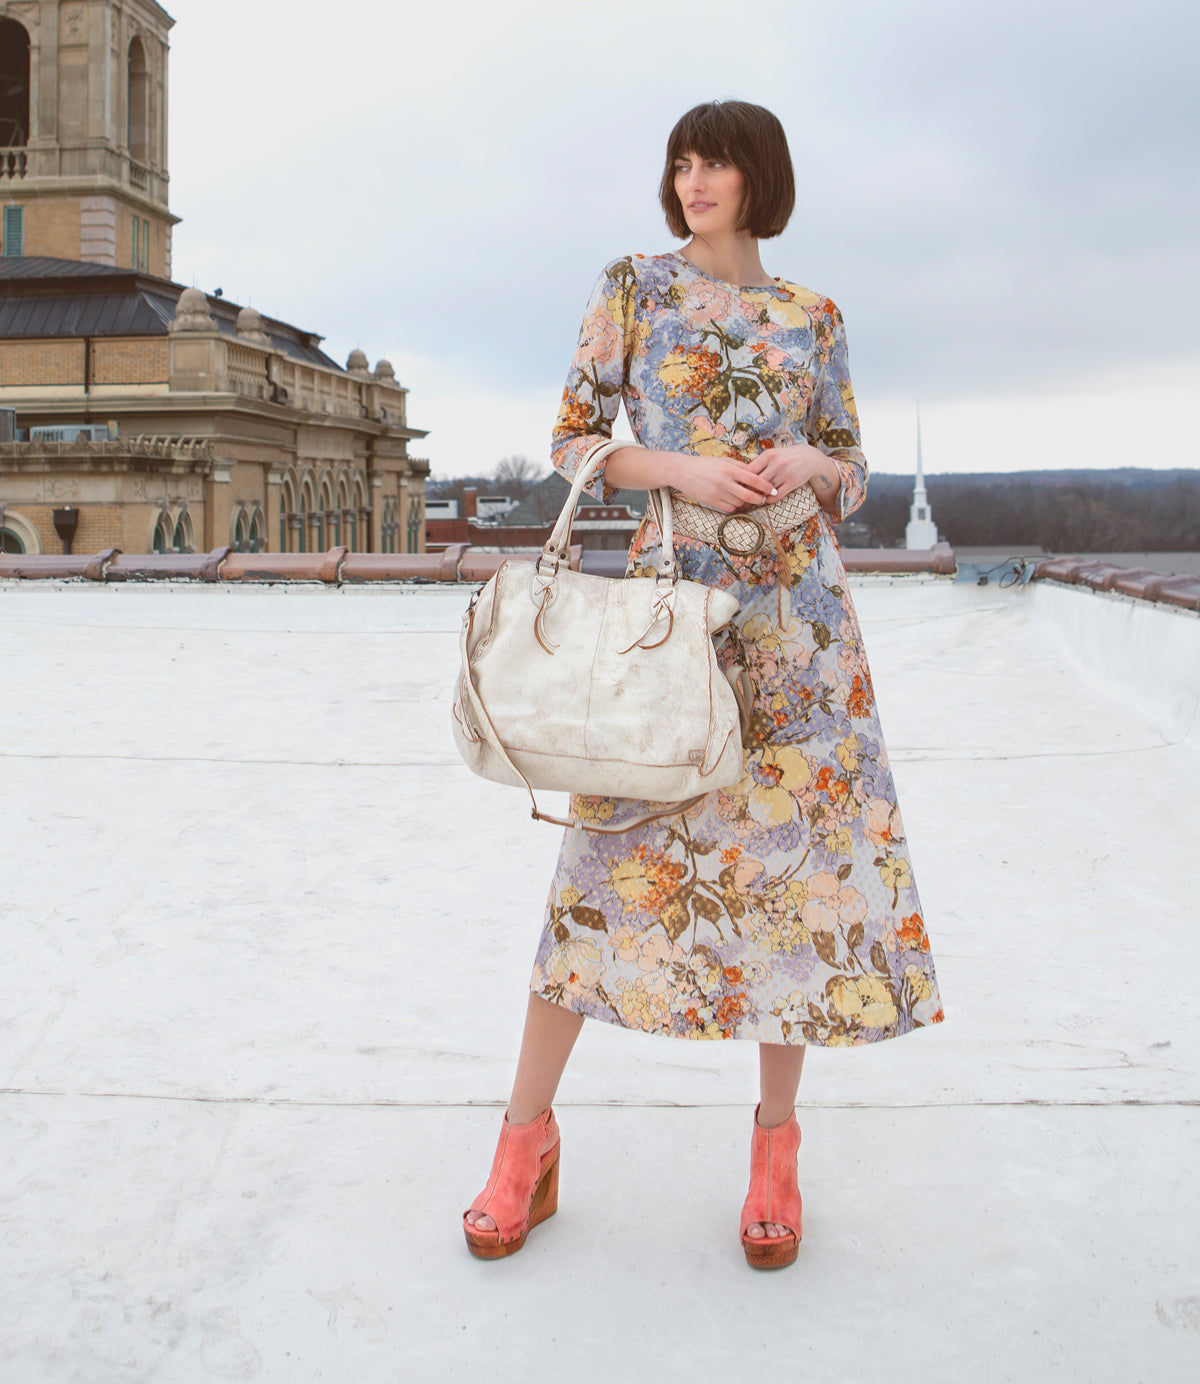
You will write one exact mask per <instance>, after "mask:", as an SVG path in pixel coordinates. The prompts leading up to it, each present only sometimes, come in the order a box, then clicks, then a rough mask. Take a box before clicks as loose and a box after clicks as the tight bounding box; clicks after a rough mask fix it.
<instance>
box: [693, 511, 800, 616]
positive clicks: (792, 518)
mask: <svg viewBox="0 0 1200 1384" xmlns="http://www.w3.org/2000/svg"><path fill="white" fill-rule="evenodd" d="M819 509H820V505H819V504H818V503H817V497H816V495H815V494H813V488H812V486H811V485H802V486H800V488H799V489H798V490H793V491H792V493H791V494H790V495H785V496H784V497H783V499H782V500H777V501H776V502H775V504H773V505H759V506H758V507H757V508H756V509H750V510H746V511H745V512H744V513H741V514H724V513H722V512H721V510H719V509H709V508H708V506H707V505H698V504H696V502H695V501H694V500H689V499H686V498H685V497H684V496H683V495H681V494H680V493H679V492H678V491H677V490H672V491H671V516H672V518H673V520H674V528H675V532H676V534H678V535H681V536H682V537H684V538H698V539H699V540H700V541H701V543H707V544H709V545H710V546H711V547H714V548H723V549H724V550H725V552H727V553H729V554H730V555H731V556H733V557H753V556H754V554H755V553H757V552H761V551H762V549H763V548H764V547H765V546H766V545H767V544H768V543H770V544H771V545H772V546H773V547H774V549H775V556H776V558H777V560H778V566H779V624H780V627H781V628H783V629H786V628H787V623H788V614H789V613H790V610H791V590H792V566H791V563H790V562H789V561H788V558H787V553H786V552H785V551H784V548H783V543H782V542H781V541H780V540H781V538H782V536H783V535H784V534H785V533H789V532H790V531H791V530H792V529H795V528H799V527H800V525H801V524H804V523H807V522H808V520H809V519H811V518H812V517H813V515H814V514H816V513H817V511H818V510H819ZM785 592H786V593H787V597H788V601H787V608H786V610H785V607H784V594H785Z"/></svg>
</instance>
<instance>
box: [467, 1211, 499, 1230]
mask: <svg viewBox="0 0 1200 1384" xmlns="http://www.w3.org/2000/svg"><path fill="white" fill-rule="evenodd" d="M467 1224H468V1225H469V1226H470V1227H471V1229H472V1230H495V1228H496V1222H495V1221H494V1220H492V1218H491V1216H483V1215H480V1213H479V1212H478V1211H468V1212H467Z"/></svg>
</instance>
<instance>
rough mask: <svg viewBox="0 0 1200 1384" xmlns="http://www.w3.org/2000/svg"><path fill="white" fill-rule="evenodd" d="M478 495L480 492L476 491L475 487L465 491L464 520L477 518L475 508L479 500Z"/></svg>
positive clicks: (471, 486)
mask: <svg viewBox="0 0 1200 1384" xmlns="http://www.w3.org/2000/svg"><path fill="white" fill-rule="evenodd" d="M478 494H479V492H478V491H477V490H476V489H475V487H474V486H473V485H469V486H467V488H466V489H465V490H464V491H463V518H464V519H474V518H475V517H476V513H477V511H476V508H475V501H476V499H477V498H478Z"/></svg>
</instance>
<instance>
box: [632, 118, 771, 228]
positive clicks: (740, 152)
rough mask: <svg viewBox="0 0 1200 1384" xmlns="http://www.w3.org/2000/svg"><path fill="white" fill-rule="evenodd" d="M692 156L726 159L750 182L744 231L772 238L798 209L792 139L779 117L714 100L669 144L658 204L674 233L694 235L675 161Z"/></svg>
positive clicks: (680, 127) (679, 129) (742, 219)
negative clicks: (678, 190) (678, 192)
mask: <svg viewBox="0 0 1200 1384" xmlns="http://www.w3.org/2000/svg"><path fill="white" fill-rule="evenodd" d="M687 154H698V155H699V156H700V157H701V158H702V159H724V160H725V161H726V162H728V163H731V164H733V166H734V167H735V168H736V169H738V171H739V172H740V173H741V175H742V177H743V178H744V179H745V180H746V197H745V201H744V202H743V203H742V213H741V216H739V217H738V225H737V228H738V230H739V231H749V232H750V234H751V235H752V236H755V237H756V238H758V239H760V240H770V238H771V237H772V236H777V235H779V234H780V232H781V231H782V230H783V228H784V227H785V226H786V225H787V223H788V220H789V218H790V217H791V214H792V208H793V207H794V206H795V205H796V180H795V176H794V174H793V172H792V156H791V154H790V153H789V152H788V144H787V136H786V135H785V134H784V132H783V126H782V125H781V124H780V123H779V120H778V118H777V117H776V116H774V115H772V114H771V112H770V111H769V110H767V109H765V108H764V107H763V106H753V105H751V104H750V102H749V101H709V102H707V103H706V104H705V105H703V106H693V107H692V109H691V110H690V111H688V113H687V114H686V115H685V116H683V117H682V119H680V120H679V122H678V123H677V124H676V126H675V128H674V129H673V130H672V131H671V137H670V138H669V139H668V140H667V166H666V168H664V169H663V176H662V186H661V187H660V188H659V192H658V200H659V201H660V202H661V203H662V209H663V211H664V212H665V213H666V215H667V225H668V226H669V227H670V229H671V234H672V235H673V236H676V237H678V239H680V240H686V239H687V238H688V236H689V235H691V231H689V230H688V224H687V221H686V220H685V218H684V215H683V207H682V206H681V205H680V202H679V198H678V197H676V195H675V163H676V160H677V159H680V158H683V157H684V156H685V155H687Z"/></svg>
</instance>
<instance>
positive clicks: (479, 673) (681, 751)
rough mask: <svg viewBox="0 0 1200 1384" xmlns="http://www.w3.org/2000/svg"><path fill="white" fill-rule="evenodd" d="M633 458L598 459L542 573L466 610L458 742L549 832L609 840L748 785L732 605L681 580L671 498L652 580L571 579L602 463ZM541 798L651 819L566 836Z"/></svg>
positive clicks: (592, 460) (523, 567)
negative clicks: (607, 801) (729, 631)
mask: <svg viewBox="0 0 1200 1384" xmlns="http://www.w3.org/2000/svg"><path fill="white" fill-rule="evenodd" d="M628 445H630V444H628V443H626V442H621V441H605V442H602V443H601V444H600V445H599V446H597V447H594V448H593V449H592V451H591V452H590V453H589V454H588V456H587V457H586V458H585V460H584V462H583V464H582V465H581V466H580V468H579V472H578V474H577V475H576V477H575V482H574V484H573V485H572V486H571V493H570V494H569V495H568V496H567V499H566V503H565V504H564V505H563V508H562V513H561V514H560V515H559V517H558V521H557V523H556V524H555V526H554V529H553V532H552V533H551V535H550V538H549V539H548V541H547V542H546V544H545V546H544V547H543V549H542V553H541V556H540V557H539V558H538V560H537V562H536V564H533V563H529V562H521V561H509V562H505V563H502V564H501V566H500V569H499V570H498V571H497V573H496V575H495V576H494V577H493V578H492V579H491V581H489V582H488V583H487V585H486V586H485V587H483V588H482V589H481V590H480V591H477V592H476V593H475V595H474V596H473V597H472V599H471V604H470V606H469V607H468V609H467V612H466V614H465V615H464V616H463V624H462V633H461V636H460V640H459V644H460V650H461V654H462V671H461V673H460V675H459V679H458V684H457V688H456V692H455V698H454V739H455V743H456V744H457V746H458V749H459V753H460V754H461V755H462V757H463V759H464V760H465V761H466V764H467V766H468V767H469V768H470V769H471V770H473V771H474V772H475V773H476V774H479V775H480V776H481V777H482V778H486V779H492V780H493V781H495V782H497V783H507V784H512V785H514V786H517V787H520V786H521V785H524V786H525V788H527V789H528V790H529V795H530V798H531V799H532V800H533V816H534V817H535V818H537V819H539V820H542V821H548V822H557V823H558V824H560V825H564V826H571V825H580V826H583V827H584V828H585V829H587V830H590V831H601V832H605V833H620V832H624V831H629V830H631V829H632V828H633V827H635V826H639V825H642V824H643V823H645V822H648V821H653V820H655V819H656V818H659V817H665V816H670V815H675V814H677V813H679V812H682V811H684V810H685V809H686V808H687V807H689V806H691V804H692V803H693V802H695V801H697V800H698V799H699V798H700V797H702V796H703V795H704V794H706V793H709V792H712V791H713V789H716V788H727V787H729V786H730V785H731V784H734V783H736V782H737V781H738V779H740V778H741V776H742V725H741V718H740V715H739V708H738V697H737V696H736V695H735V692H734V688H733V686H732V685H731V683H732V681H733V679H732V678H727V677H726V676H725V675H723V674H722V672H721V670H720V668H719V667H718V664H717V656H716V650H715V649H714V648H713V642H712V636H713V635H714V634H715V633H716V632H717V631H718V630H719V629H721V628H722V627H723V626H724V625H727V624H728V623H729V621H730V620H731V619H732V618H733V616H734V615H735V614H736V613H737V609H738V604H737V600H736V598H735V597H733V596H732V595H730V594H729V593H728V592H727V591H721V590H719V589H718V588H715V587H710V586H705V585H704V584H703V583H702V582H694V581H686V580H682V579H680V577H679V574H678V570H677V567H676V564H675V555H674V546H673V523H672V518H671V496H670V493H669V491H665V490H660V491H656V492H654V496H653V498H654V501H655V504H656V507H657V510H658V513H659V515H660V516H661V520H662V523H661V528H662V560H661V563H660V565H659V567H658V570H657V575H656V576H647V577H626V578H624V579H620V580H613V579H610V578H607V577H597V576H591V575H589V574H587V573H582V572H573V571H571V570H570V566H569V560H568V553H567V549H568V547H569V545H570V542H571V523H572V520H573V518H574V514H575V504H576V501H577V500H578V499H579V496H580V495H581V494H582V492H583V489H584V487H585V486H586V485H587V483H588V481H589V479H590V478H591V477H592V476H593V475H594V474H595V472H596V470H597V468H598V466H599V464H600V462H601V461H602V460H603V458H604V457H605V456H606V455H607V454H608V453H609V452H610V451H615V450H617V449H618V448H620V447H624V446H628ZM742 676H743V678H744V673H743V674H742ZM536 788H546V789H559V790H565V791H568V792H573V793H582V794H589V795H598V796H604V797H621V798H636V799H642V800H646V801H648V802H650V803H653V804H654V807H653V808H648V809H647V811H646V812H643V813H641V814H639V815H638V816H636V817H635V818H633V819H632V820H627V821H624V822H621V823H619V824H617V825H615V826H605V825H604V824H594V823H590V822H585V821H582V820H578V821H568V820H566V819H564V818H561V817H553V816H550V815H548V814H547V813H544V812H542V811H540V810H539V808H538V805H537V799H536V798H535V797H534V789H536Z"/></svg>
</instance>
